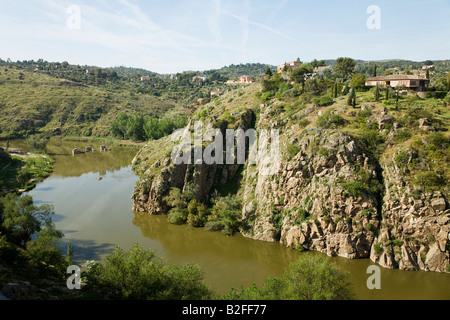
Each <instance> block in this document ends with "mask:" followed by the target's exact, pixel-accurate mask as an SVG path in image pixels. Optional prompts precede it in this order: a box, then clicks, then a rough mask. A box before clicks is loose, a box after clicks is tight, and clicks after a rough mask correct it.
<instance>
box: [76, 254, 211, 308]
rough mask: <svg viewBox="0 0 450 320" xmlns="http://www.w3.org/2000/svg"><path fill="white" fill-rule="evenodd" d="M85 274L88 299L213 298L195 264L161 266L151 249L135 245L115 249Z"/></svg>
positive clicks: (159, 260)
mask: <svg viewBox="0 0 450 320" xmlns="http://www.w3.org/2000/svg"><path fill="white" fill-rule="evenodd" d="M85 275H86V278H85V279H86V281H85V284H86V286H85V287H84V288H83V293H84V294H85V296H86V297H87V298H88V299H112V300H141V301H143V300H158V301H159V300H209V299H211V298H212V296H213V293H212V291H211V290H210V289H209V288H208V287H207V285H206V284H205V283H204V282H203V276H204V275H203V271H202V270H201V268H200V267H199V266H198V265H195V264H188V265H184V266H176V265H168V264H165V263H164V262H163V260H162V259H161V258H160V257H158V256H157V255H156V253H155V251H154V250H144V249H142V248H141V247H140V246H139V245H134V246H133V247H132V248H131V249H130V250H128V251H124V250H122V249H121V248H116V249H115V251H114V252H113V253H111V254H109V255H108V256H107V257H106V258H105V259H104V262H102V263H94V264H93V265H91V266H90V268H88V270H87V271H86V272H85Z"/></svg>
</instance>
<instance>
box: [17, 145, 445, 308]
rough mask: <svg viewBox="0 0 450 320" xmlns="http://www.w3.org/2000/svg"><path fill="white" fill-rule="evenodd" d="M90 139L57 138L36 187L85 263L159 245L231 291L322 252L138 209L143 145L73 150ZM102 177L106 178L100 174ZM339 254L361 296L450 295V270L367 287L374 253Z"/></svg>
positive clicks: (401, 274) (388, 278)
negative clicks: (361, 256) (137, 162)
mask: <svg viewBox="0 0 450 320" xmlns="http://www.w3.org/2000/svg"><path fill="white" fill-rule="evenodd" d="M14 144H16V143H15V142H14V143H11V147H13V145H14ZM85 146H86V143H79V142H66V141H61V140H52V141H51V142H50V144H49V146H48V149H49V152H50V153H52V154H53V155H54V158H55V160H56V163H55V170H54V173H53V174H52V175H51V177H50V178H48V179H47V180H45V181H44V182H43V183H40V184H38V185H37V187H36V189H35V190H33V191H32V192H30V195H31V196H32V197H33V198H34V200H35V201H36V203H37V204H53V205H54V206H55V212H56V215H55V216H54V221H55V223H56V227H57V228H58V229H59V230H62V231H63V233H64V234H65V238H64V239H63V241H64V245H63V247H62V249H63V250H65V246H66V245H67V243H68V242H70V243H71V244H72V245H73V247H74V261H75V263H77V264H82V263H83V262H84V261H86V260H101V259H103V258H104V257H105V256H106V255H107V254H108V253H110V252H111V251H112V250H113V249H114V247H115V246H120V247H122V248H123V249H125V250H126V249H128V248H130V247H131V246H132V245H134V244H135V243H138V244H139V245H141V246H142V247H143V248H146V249H155V250H157V251H158V253H159V254H160V255H161V256H162V257H163V258H164V259H166V260H167V262H169V263H175V264H186V263H198V264H199V265H200V266H201V267H202V268H203V270H204V271H205V279H206V281H207V283H208V285H210V286H211V287H212V288H214V289H215V290H216V291H217V292H218V293H225V292H227V291H229V290H230V289H231V288H232V287H240V286H245V287H247V286H250V285H252V284H254V283H255V284H257V285H262V283H263V282H264V280H265V279H266V278H268V277H274V276H281V275H282V274H283V271H284V268H285V267H286V266H287V265H289V264H290V263H291V262H293V261H295V260H296V259H297V258H298V257H299V256H300V255H301V254H318V253H300V252H297V251H295V250H292V249H288V248H285V247H283V246H281V245H280V244H276V243H266V242H260V241H254V240H251V239H246V238H244V237H242V236H241V235H236V236H234V237H226V236H224V235H222V234H221V233H212V232H208V231H206V230H204V229H195V228H189V227H188V226H175V225H172V224H170V223H168V222H167V218H166V217H165V216H150V215H148V214H145V213H133V212H132V211H131V207H132V202H131V195H132V192H133V188H134V186H135V183H136V181H137V180H138V177H136V176H135V175H134V174H133V172H132V171H131V168H130V163H131V161H132V159H133V157H134V156H135V154H136V153H137V152H138V149H137V148H131V147H130V148H128V147H123V148H122V147H113V149H112V151H111V152H108V153H100V152H94V153H92V154H85V155H78V156H72V155H71V151H72V149H73V148H79V149H82V150H84V147H85ZM96 146H97V145H96V144H93V145H92V147H94V148H95V147H96ZM99 176H102V177H103V180H101V181H98V177H99ZM332 261H333V262H334V263H336V264H337V265H338V267H339V268H340V269H342V270H346V271H348V272H349V273H350V280H351V282H352V283H353V286H354V288H355V290H356V292H357V295H358V298H359V299H447V300H448V299H450V290H449V289H448V288H449V285H450V274H439V273H431V272H430V273H427V272H405V271H399V270H388V269H381V275H382V290H380V291H378V290H375V291H370V290H368V289H367V287H366V281H367V278H368V276H369V275H367V274H366V270H367V267H368V266H369V265H371V264H372V263H371V261H370V260H368V259H365V260H347V259H343V258H333V259H332Z"/></svg>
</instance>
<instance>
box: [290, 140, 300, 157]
mask: <svg viewBox="0 0 450 320" xmlns="http://www.w3.org/2000/svg"><path fill="white" fill-rule="evenodd" d="M287 151H288V153H289V155H290V156H291V157H292V158H294V157H295V156H296V155H297V154H298V153H299V152H300V147H299V146H296V145H295V144H292V143H288V145H287Z"/></svg>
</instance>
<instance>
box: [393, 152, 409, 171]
mask: <svg viewBox="0 0 450 320" xmlns="http://www.w3.org/2000/svg"><path fill="white" fill-rule="evenodd" d="M410 158H411V155H410V154H409V152H407V151H400V152H399V153H398V154H397V155H396V156H395V158H394V161H395V163H396V164H397V166H398V167H399V168H405V167H406V166H407V165H408V163H409V159H410Z"/></svg>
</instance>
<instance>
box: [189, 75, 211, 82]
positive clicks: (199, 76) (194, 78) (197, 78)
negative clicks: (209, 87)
mask: <svg viewBox="0 0 450 320" xmlns="http://www.w3.org/2000/svg"><path fill="white" fill-rule="evenodd" d="M196 80H201V81H206V80H208V77H207V76H205V75H196V76H195V77H193V78H192V81H196Z"/></svg>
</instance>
